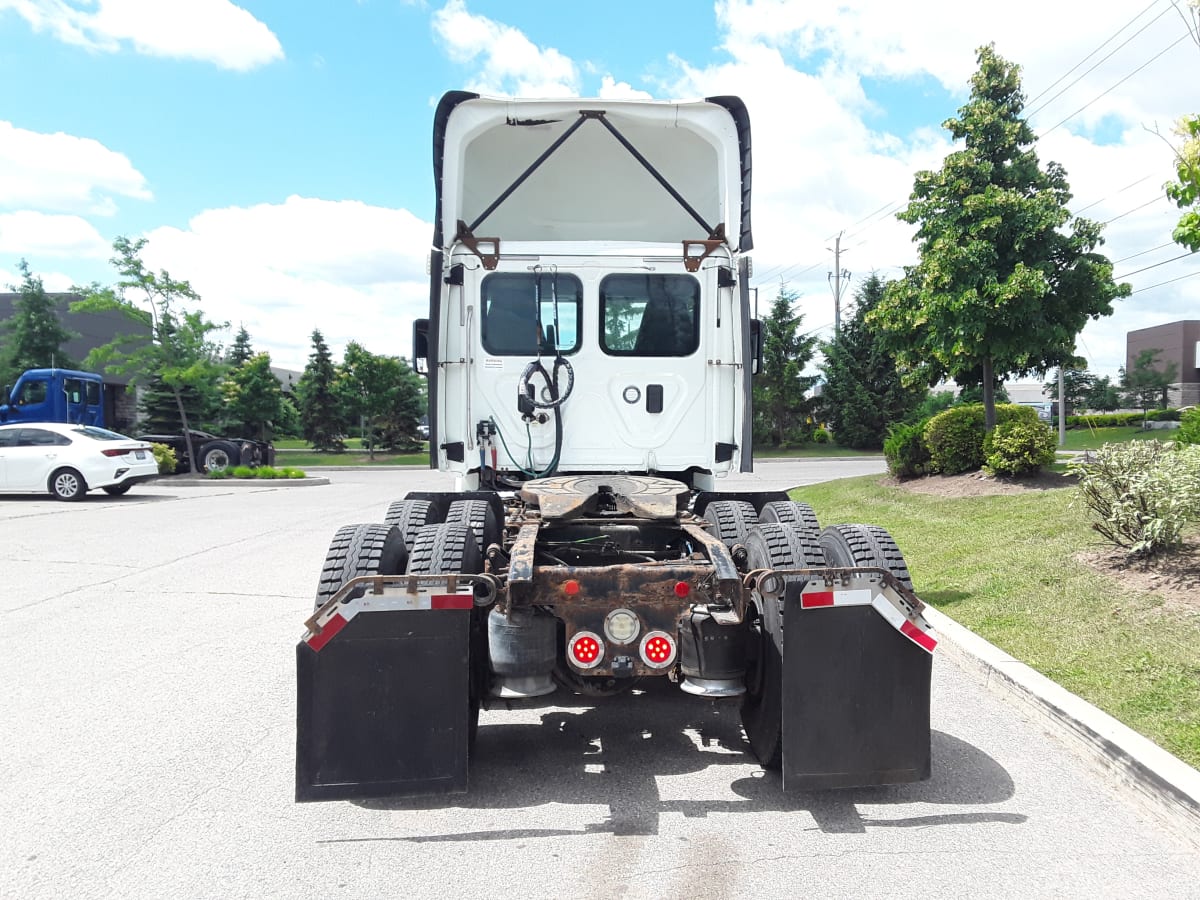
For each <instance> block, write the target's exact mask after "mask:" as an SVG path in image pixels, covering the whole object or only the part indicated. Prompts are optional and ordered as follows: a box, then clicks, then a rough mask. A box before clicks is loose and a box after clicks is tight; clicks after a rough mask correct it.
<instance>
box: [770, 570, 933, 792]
mask: <svg viewBox="0 0 1200 900" xmlns="http://www.w3.org/2000/svg"><path fill="white" fill-rule="evenodd" d="M783 646H784V655H783V773H782V774H783V789H784V790H785V791H804V790H823V789H826V788H846V787H865V786H870V785H884V784H901V783H905V782H910V781H923V780H924V779H926V778H928V777H929V774H930V750H929V681H930V673H931V671H932V657H931V656H930V654H929V653H927V652H926V651H925V650H923V649H922V648H921V647H918V646H917V645H916V644H914V643H913V642H912V641H910V640H909V639H908V638H906V637H904V636H903V635H902V634H900V632H899V631H897V630H896V629H895V628H893V627H892V626H891V625H890V624H889V623H888V622H887V620H885V619H884V618H883V617H882V616H881V615H879V613H877V612H876V611H875V610H874V609H872V608H871V607H870V606H855V607H844V608H836V609H807V610H806V609H801V606H800V592H799V591H793V590H790V589H789V591H788V597H787V600H786V605H785V607H784V615H783Z"/></svg>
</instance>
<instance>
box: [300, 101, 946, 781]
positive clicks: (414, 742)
mask: <svg viewBox="0 0 1200 900" xmlns="http://www.w3.org/2000/svg"><path fill="white" fill-rule="evenodd" d="M434 174H435V188H436V196H437V215H436V218H435V226H434V236H433V246H434V247H435V248H436V249H435V251H434V253H433V259H432V265H431V272H432V275H431V283H430V308H429V317H428V319H422V320H418V322H416V323H415V325H414V341H413V346H414V367H415V368H416V369H417V370H418V371H420V372H422V373H423V374H425V375H426V376H427V378H428V381H429V399H430V403H429V409H430V416H429V421H430V430H431V438H430V464H431V466H432V467H434V468H437V469H439V470H441V471H443V472H450V473H453V474H454V475H455V479H456V485H455V486H456V490H455V491H453V492H445V493H442V492H434V493H411V494H409V495H407V496H406V497H403V498H400V499H397V500H395V501H393V502H392V503H391V504H390V505H389V506H388V508H387V509H386V511H384V510H382V509H381V510H380V512H381V514H382V521H380V522H379V523H368V524H358V525H347V526H345V527H343V528H341V529H340V530H339V531H338V532H337V534H336V535H335V536H334V539H333V542H332V544H331V546H330V549H329V552H328V554H327V556H326V559H325V562H324V565H323V567H322V570H321V574H320V578H319V581H318V588H317V593H316V602H315V609H314V612H313V614H312V616H310V617H309V619H308V620H307V622H306V623H305V625H306V631H305V634H304V637H303V639H302V640H301V641H300V643H299V644H298V646H297V649H296V654H297V656H296V659H297V695H298V705H297V741H296V745H297V754H296V798H297V800H302V801H306V800H333V799H349V798H363V797H380V796H403V795H414V794H427V793H439V792H451V791H465V790H466V789H467V787H468V769H469V762H470V754H471V748H472V740H473V737H474V734H475V730H476V727H477V723H478V715H479V709H480V707H481V706H486V705H488V704H489V703H492V702H494V701H496V700H501V699H502V700H504V701H505V702H510V701H514V700H530V699H533V698H538V697H543V696H547V695H549V694H552V693H554V692H555V691H568V692H574V693H579V694H584V695H587V696H589V697H594V698H606V697H611V698H614V699H613V701H612V702H620V700H619V699H618V698H619V696H620V695H621V694H623V693H624V692H626V691H628V690H629V689H630V688H631V687H633V686H634V685H635V684H637V683H638V682H639V680H641V679H647V678H662V677H666V678H668V679H670V680H672V681H674V682H676V683H678V684H679V686H680V687H681V689H682V690H683V691H684V692H686V693H688V694H693V695H697V696H700V697H705V698H731V702H739V703H740V709H741V716H742V722H743V725H744V728H745V731H746V736H747V740H748V742H749V745H750V747H751V749H752V750H753V752H754V753H755V755H756V756H757V758H758V759H759V761H760V762H761V763H762V764H763V766H764V767H767V768H772V769H778V770H780V772H781V777H782V784H783V788H784V790H798V789H820V788H840V787H850V786H861V785H883V784H893V783H901V782H910V781H916V780H921V779H925V778H928V777H929V775H930V739H929V686H930V669H931V654H932V652H933V649H934V647H935V645H936V638H935V637H934V635H933V633H932V631H931V629H930V627H929V624H928V622H927V621H926V620H925V618H924V617H923V615H922V610H923V604H922V603H921V601H920V600H919V599H918V598H917V596H916V595H915V594H914V593H913V590H912V583H911V580H910V578H909V574H908V570H907V568H906V566H905V563H904V558H903V556H902V554H901V553H900V550H899V549H898V548H897V547H896V544H895V542H894V541H893V540H892V538H891V537H890V535H888V533H887V532H886V531H885V530H884V529H882V528H879V527H877V526H870V525H856V524H847V525H830V526H826V527H825V528H821V527H820V525H819V523H818V522H817V519H816V516H815V515H814V514H813V511H812V509H811V508H810V507H808V506H807V505H806V504H803V503H797V502H794V501H792V500H790V499H789V498H788V497H787V496H786V494H784V493H777V492H760V493H744V492H743V493H738V492H722V491H720V490H718V485H719V481H720V479H721V477H722V476H724V475H728V474H730V473H732V472H737V471H749V470H750V469H751V465H752V453H751V444H750V435H751V427H750V426H751V414H750V398H751V380H752V377H753V373H754V372H756V371H757V369H758V366H759V364H760V356H761V351H760V347H759V337H758V335H759V334H760V331H759V327H758V323H757V322H756V321H755V320H753V319H752V317H751V315H750V302H749V284H748V282H749V260H748V257H747V256H746V255H745V254H746V253H747V252H748V251H749V250H750V249H751V247H752V238H751V232H750V177H751V157H750V124H749V117H748V115H747V113H746V109H745V107H744V105H743V104H742V102H741V101H740V100H738V99H737V98H736V97H713V98H709V99H707V100H703V101H693V102H681V103H665V102H650V101H602V100H579V99H572V100H536V101H534V100H528V101H527V100H497V99H489V98H484V97H479V96H477V95H475V94H469V93H465V92H453V93H450V94H447V95H446V96H445V97H444V98H443V99H442V101H441V103H440V105H439V107H438V110H437V113H436V117H435V122H434ZM485 234H486V235H488V236H486V237H485V236H483V235H485Z"/></svg>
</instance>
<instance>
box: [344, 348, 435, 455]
mask: <svg viewBox="0 0 1200 900" xmlns="http://www.w3.org/2000/svg"><path fill="white" fill-rule="evenodd" d="M337 393H338V394H339V395H340V396H341V397H342V398H343V399H344V402H345V404H346V406H347V408H348V409H349V410H350V412H351V414H352V415H354V416H356V417H359V418H360V419H361V421H362V423H363V426H364V431H365V433H364V435H363V439H364V440H365V441H367V442H368V444H367V447H368V450H369V452H370V456H371V457H372V458H374V455H375V448H376V446H377V445H378V446H380V447H383V448H385V449H390V448H392V447H396V446H417V445H418V444H419V439H418V438H417V421H418V419H419V418H420V416H421V413H422V411H423V408H424V404H423V402H422V393H421V379H420V376H418V375H417V374H416V373H414V372H413V371H412V370H411V369H410V368H409V367H408V364H407V363H405V362H404V361H403V360H401V359H399V358H398V357H395V356H379V355H376V354H374V353H371V352H370V351H369V350H367V349H366V348H365V347H363V346H362V345H361V344H359V343H357V342H356V341H351V342H350V343H349V344H347V345H346V353H345V356H344V358H343V360H342V365H341V366H340V367H339V370H338V381H337Z"/></svg>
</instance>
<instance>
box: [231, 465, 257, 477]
mask: <svg viewBox="0 0 1200 900" xmlns="http://www.w3.org/2000/svg"><path fill="white" fill-rule="evenodd" d="M227 471H228V472H229V474H230V475H231V476H233V477H234V478H253V477H254V469H252V468H250V467H249V466H234V467H233V468H232V469H228V470H227Z"/></svg>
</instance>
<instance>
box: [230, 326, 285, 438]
mask: <svg viewBox="0 0 1200 900" xmlns="http://www.w3.org/2000/svg"><path fill="white" fill-rule="evenodd" d="M244 330H245V329H243V331H244ZM222 389H223V393H224V396H225V414H226V416H227V417H228V418H229V420H230V430H232V431H233V432H235V435H236V436H237V437H248V438H254V439H255V440H259V441H269V440H271V438H272V437H273V436H274V431H275V423H276V421H278V419H279V417H280V411H281V404H282V402H283V391H282V390H281V389H280V387H279V379H278V378H276V377H275V374H274V373H273V372H272V371H271V356H270V354H269V353H258V354H255V355H254V356H251V357H250V358H249V359H248V360H246V361H245V362H244V363H243V364H242V365H240V366H238V368H236V369H234V370H233V371H231V372H230V373H229V374H228V375H227V376H226V378H225V382H224V384H223V385H222Z"/></svg>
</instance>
